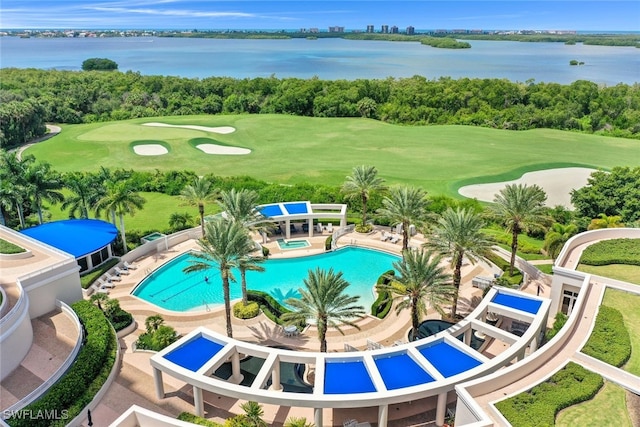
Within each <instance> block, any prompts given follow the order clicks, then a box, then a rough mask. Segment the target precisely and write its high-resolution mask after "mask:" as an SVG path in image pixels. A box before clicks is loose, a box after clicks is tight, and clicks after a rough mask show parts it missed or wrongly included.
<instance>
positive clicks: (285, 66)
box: [0, 37, 640, 85]
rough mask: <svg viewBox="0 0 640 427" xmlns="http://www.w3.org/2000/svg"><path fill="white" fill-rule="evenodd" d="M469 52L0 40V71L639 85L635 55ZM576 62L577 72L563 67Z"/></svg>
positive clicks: (478, 48)
mask: <svg viewBox="0 0 640 427" xmlns="http://www.w3.org/2000/svg"><path fill="white" fill-rule="evenodd" d="M469 43H471V45H472V48H471V49H459V50H449V49H436V48H432V47H429V46H423V45H420V44H419V43H409V42H384V41H356V40H343V39H318V40H306V39H291V40H215V39H179V38H178V39H174V38H107V39H88V38H87V39H80V38H74V39H64V38H57V39H39V38H30V39H20V38H16V37H0V67H2V68H5V67H18V68H31V67H32V68H43V69H49V68H56V69H62V70H79V69H80V66H81V64H82V61H84V60H85V59H87V58H92V57H101V58H110V59H112V60H114V61H116V62H117V63H118V65H119V69H120V70H121V71H128V70H132V71H137V72H140V73H141V74H145V75H175V76H182V77H199V78H204V77H210V76H227V77H234V78H254V77H268V76H270V75H275V76H276V77H278V78H284V77H298V78H310V77H313V76H317V77H319V78H321V79H328V80H335V79H346V80H355V79H359V78H367V79H384V78H387V77H410V76H413V75H422V76H425V77H426V78H428V79H436V78H439V77H443V76H448V77H452V78H455V79H457V78H462V77H470V78H506V79H509V80H511V81H519V82H525V81H527V80H530V79H533V80H534V81H535V82H556V83H562V84H568V83H571V82H573V81H575V80H580V79H583V80H590V81H593V82H597V83H604V84H607V85H614V84H617V83H627V84H632V83H636V82H640V49H637V48H634V47H608V46H584V45H582V44H577V45H574V46H567V45H564V44H562V43H519V42H508V41H504V42H496V41H470V42H469ZM572 59H576V60H578V61H582V62H584V63H585V65H583V66H570V65H569V61H571V60H572Z"/></svg>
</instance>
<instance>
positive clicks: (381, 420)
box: [378, 405, 389, 427]
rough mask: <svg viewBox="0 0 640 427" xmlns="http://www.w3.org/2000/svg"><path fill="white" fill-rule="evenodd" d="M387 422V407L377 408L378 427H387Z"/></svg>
mask: <svg viewBox="0 0 640 427" xmlns="http://www.w3.org/2000/svg"><path fill="white" fill-rule="evenodd" d="M388 420H389V405H380V406H378V427H387V421H388Z"/></svg>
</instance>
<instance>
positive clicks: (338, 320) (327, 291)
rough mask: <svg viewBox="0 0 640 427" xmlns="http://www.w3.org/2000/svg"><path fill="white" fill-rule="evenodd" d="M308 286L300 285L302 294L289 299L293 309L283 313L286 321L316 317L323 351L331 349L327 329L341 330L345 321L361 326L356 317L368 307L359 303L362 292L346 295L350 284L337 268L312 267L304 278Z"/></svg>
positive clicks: (362, 313)
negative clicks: (357, 303) (335, 269)
mask: <svg viewBox="0 0 640 427" xmlns="http://www.w3.org/2000/svg"><path fill="white" fill-rule="evenodd" d="M304 285H305V289H299V290H298V292H299V293H300V298H299V299H298V298H289V299H287V300H286V301H285V303H286V304H287V305H288V306H290V307H291V308H292V309H293V311H291V312H289V313H285V314H283V315H282V320H284V321H285V322H294V323H304V322H306V321H308V320H311V321H314V322H315V325H316V328H317V329H318V339H319V340H320V351H321V352H326V351H327V329H328V328H336V329H337V330H338V331H339V332H340V333H341V334H343V335H344V332H343V331H342V329H341V328H340V326H341V325H348V326H353V327H355V328H356V329H358V330H359V329H360V328H359V327H358V325H356V324H355V323H354V320H356V319H359V318H361V317H362V316H363V315H364V313H365V312H364V307H362V306H360V305H356V302H357V301H358V299H360V296H350V295H346V294H345V293H344V291H345V290H346V289H347V287H348V286H349V282H347V281H346V280H345V279H344V278H343V277H342V272H338V273H335V272H334V271H333V268H330V269H329V270H328V271H327V270H322V269H320V268H316V269H315V270H309V276H308V277H307V278H306V279H304Z"/></svg>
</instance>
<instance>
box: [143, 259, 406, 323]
mask: <svg viewBox="0 0 640 427" xmlns="http://www.w3.org/2000/svg"><path fill="white" fill-rule="evenodd" d="M192 259H194V257H193V256H192V255H191V254H189V253H186V254H183V255H180V256H179V257H177V258H175V259H174V260H172V261H169V262H168V263H166V264H165V265H163V266H162V267H160V268H159V269H157V270H156V271H154V272H153V273H152V274H151V275H149V276H148V277H147V278H146V279H144V280H143V281H142V282H141V283H140V284H139V285H138V286H137V287H136V289H135V290H134V291H133V295H135V296H137V297H139V298H142V299H144V300H146V301H148V302H150V303H152V304H155V305H157V306H159V307H161V308H164V309H166V310H173V311H191V310H202V309H204V308H205V307H206V306H217V305H221V304H223V303H224V298H223V295H222V280H221V279H220V272H219V271H218V270H216V269H215V268H212V269H210V270H208V271H202V272H197V273H191V274H186V273H183V272H182V270H183V269H184V268H185V267H187V266H189V265H190V260H192ZM398 260H400V258H399V257H397V256H395V255H391V254H388V253H385V252H381V251H376V250H372V249H365V248H353V247H349V248H344V249H340V250H337V251H333V252H328V253H324V254H320V255H311V256H305V257H299V258H287V259H269V260H267V261H265V262H264V263H263V264H262V266H263V267H264V268H265V271H264V272H262V273H259V272H255V271H247V287H248V288H249V289H253V290H257V291H263V292H266V293H268V294H269V295H271V296H273V297H274V298H275V299H276V300H277V301H279V302H284V300H286V299H287V298H292V297H293V298H296V297H299V296H300V295H299V293H298V289H299V288H301V287H303V286H304V282H303V280H304V279H305V278H307V277H308V275H309V273H308V272H309V270H310V269H315V268H317V267H319V268H322V269H325V270H328V269H329V268H331V267H333V269H334V271H341V272H342V273H343V277H344V279H345V280H347V281H348V282H349V283H350V286H349V288H347V293H348V294H349V295H360V300H359V301H358V304H359V305H362V306H363V307H365V310H367V311H368V310H369V307H370V306H371V304H372V303H373V301H374V293H373V287H374V285H375V283H376V280H378V277H380V275H381V274H383V273H384V272H386V271H388V270H390V269H392V268H393V265H392V264H393V262H394V261H398ZM234 275H235V277H236V279H237V280H238V282H237V283H233V282H232V283H231V286H230V288H231V299H236V298H240V297H241V295H242V293H241V289H240V273H239V272H237V271H235V272H234ZM205 278H208V282H207V281H205Z"/></svg>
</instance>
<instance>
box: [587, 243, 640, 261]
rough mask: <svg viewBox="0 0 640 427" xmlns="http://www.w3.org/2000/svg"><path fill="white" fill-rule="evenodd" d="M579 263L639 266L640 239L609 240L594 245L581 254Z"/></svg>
mask: <svg viewBox="0 0 640 427" xmlns="http://www.w3.org/2000/svg"><path fill="white" fill-rule="evenodd" d="M580 263H581V264H586V265H608V264H627V265H640V239H611V240H602V241H600V242H598V243H594V244H593V245H589V246H587V247H586V248H585V250H584V251H583V252H582V256H581V257H580Z"/></svg>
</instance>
